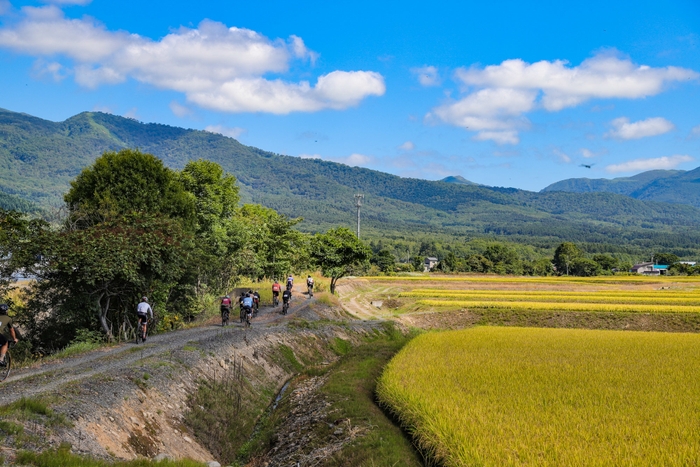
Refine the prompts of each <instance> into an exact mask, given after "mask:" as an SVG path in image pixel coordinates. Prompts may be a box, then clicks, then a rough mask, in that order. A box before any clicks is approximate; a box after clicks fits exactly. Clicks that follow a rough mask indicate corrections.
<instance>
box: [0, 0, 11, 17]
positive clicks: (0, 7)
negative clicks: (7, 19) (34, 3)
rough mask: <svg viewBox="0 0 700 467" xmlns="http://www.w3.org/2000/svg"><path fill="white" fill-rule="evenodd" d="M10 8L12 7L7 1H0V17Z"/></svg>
mask: <svg viewBox="0 0 700 467" xmlns="http://www.w3.org/2000/svg"><path fill="white" fill-rule="evenodd" d="M11 8H12V5H10V1H9V0H0V16H2V15H4V14H5V13H7V12H8V11H10V9H11Z"/></svg>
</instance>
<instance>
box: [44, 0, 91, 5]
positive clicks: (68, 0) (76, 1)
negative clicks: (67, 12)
mask: <svg viewBox="0 0 700 467" xmlns="http://www.w3.org/2000/svg"><path fill="white" fill-rule="evenodd" d="M42 1H43V2H44V3H52V4H54V5H87V4H88V3H91V2H92V0H42Z"/></svg>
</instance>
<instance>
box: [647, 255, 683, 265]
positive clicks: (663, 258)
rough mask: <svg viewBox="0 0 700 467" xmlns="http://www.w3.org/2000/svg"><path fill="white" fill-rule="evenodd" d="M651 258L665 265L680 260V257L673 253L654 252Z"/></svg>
mask: <svg viewBox="0 0 700 467" xmlns="http://www.w3.org/2000/svg"><path fill="white" fill-rule="evenodd" d="M653 259H654V262H655V263H656V264H664V265H666V266H670V265H671V264H675V263H677V262H678V261H680V258H679V257H678V256H677V255H674V254H673V253H654V256H653Z"/></svg>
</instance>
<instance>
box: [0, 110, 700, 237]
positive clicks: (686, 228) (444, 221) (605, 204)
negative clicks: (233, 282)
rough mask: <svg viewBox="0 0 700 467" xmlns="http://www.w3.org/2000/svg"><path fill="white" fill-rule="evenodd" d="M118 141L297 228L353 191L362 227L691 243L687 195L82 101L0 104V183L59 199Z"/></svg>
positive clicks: (324, 221) (345, 202)
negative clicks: (456, 177) (580, 190)
mask: <svg viewBox="0 0 700 467" xmlns="http://www.w3.org/2000/svg"><path fill="white" fill-rule="evenodd" d="M127 147H129V148H139V149H140V150H141V151H144V152H150V153H152V154H155V155H156V156H158V157H160V158H162V159H163V160H164V162H165V163H166V164H167V165H168V166H170V167H172V168H175V169H180V168H182V167H183V166H184V165H185V164H186V163H187V161H189V160H192V159H197V158H204V159H209V160H212V161H214V162H217V163H219V164H221V165H222V166H223V167H224V168H225V169H226V170H227V171H228V172H231V173H233V174H234V175H235V176H236V177H237V178H238V180H239V183H240V186H241V195H242V198H243V200H244V201H246V202H255V203H261V204H264V205H266V206H270V207H272V208H274V209H276V210H278V211H280V212H282V213H284V214H287V215H289V216H291V217H304V219H305V221H304V222H303V223H302V224H300V226H301V228H302V229H304V230H309V231H318V230H325V229H327V228H328V227H331V226H335V225H339V224H340V225H346V226H353V223H354V220H355V208H354V198H353V195H354V194H355V193H358V192H361V193H364V194H365V203H364V205H363V207H362V222H363V232H366V233H367V234H369V235H374V236H390V237H392V238H410V239H416V238H418V237H420V236H421V235H423V236H427V237H428V238H435V236H437V235H448V236H452V237H454V236H475V235H484V234H493V235H508V236H510V237H511V238H512V239H513V240H522V241H528V242H539V244H541V245H543V246H544V245H552V244H555V243H556V242H558V241H563V240H574V241H586V242H597V243H609V244H618V245H619V244H625V245H628V244H634V245H636V247H637V248H648V247H649V246H650V245H659V244H671V245H675V246H677V247H679V248H681V247H682V248H690V249H694V248H698V247H697V245H698V244H700V234H698V233H696V231H700V229H698V227H700V210H698V209H695V208H693V207H690V206H682V205H672V204H664V203H653V202H647V201H641V200H635V199H632V198H629V197H626V196H621V195H619V194H612V193H589V194H586V195H585V196H584V195H581V194H577V193H565V192H545V193H533V192H527V191H523V190H517V189H512V188H495V187H485V186H480V185H476V184H464V183H446V182H443V181H427V180H419V179H409V178H401V177H397V176H394V175H390V174H386V173H382V172H378V171H374V170H369V169H363V168H353V167H348V166H346V165H343V164H338V163H334V162H327V161H322V160H318V159H299V158H296V157H289V156H282V155H278V154H274V153H270V152H266V151H263V150H261V149H257V148H254V147H250V146H244V145H242V144H240V143H239V142H238V141H236V140H234V139H232V138H227V137H224V136H221V135H218V134H213V133H209V132H204V131H196V130H187V129H183V128H175V127H170V126H166V125H160V124H144V123H140V122H138V121H136V120H133V119H128V118H123V117H118V116H115V115H110V114H105V113H93V112H85V113H81V114H79V115H76V116H74V117H72V118H69V119H68V120H66V121H64V122H48V121H45V120H41V119H38V118H35V117H31V116H28V115H25V114H19V113H15V112H10V111H4V110H0V192H4V193H6V194H10V195H17V196H19V197H21V198H23V199H25V200H29V201H31V202H34V203H36V204H38V205H42V206H47V205H52V204H54V205H56V204H59V203H60V202H61V200H62V195H63V193H65V192H66V190H67V189H68V186H69V182H70V180H72V179H73V178H74V177H75V176H76V175H77V174H78V173H79V172H80V170H82V168H83V167H85V166H86V165H88V164H90V163H91V162H92V161H93V160H94V159H95V158H96V157H98V156H99V155H100V154H102V153H103V152H104V151H106V150H119V149H122V148H127Z"/></svg>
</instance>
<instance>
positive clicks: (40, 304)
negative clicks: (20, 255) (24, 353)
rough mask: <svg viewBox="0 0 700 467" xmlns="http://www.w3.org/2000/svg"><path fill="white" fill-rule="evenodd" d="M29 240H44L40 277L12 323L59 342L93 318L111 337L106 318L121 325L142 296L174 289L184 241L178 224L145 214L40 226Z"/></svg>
mask: <svg viewBox="0 0 700 467" xmlns="http://www.w3.org/2000/svg"><path fill="white" fill-rule="evenodd" d="M34 242H35V243H36V244H37V245H41V246H42V253H43V256H42V261H41V262H40V263H39V264H38V265H37V267H36V268H35V270H34V272H35V274H36V275H37V277H39V278H40V279H41V280H39V281H37V282H35V283H34V284H33V285H32V287H31V297H30V300H29V302H28V305H29V306H28V309H27V312H26V313H25V314H24V315H23V316H20V317H18V321H19V322H21V323H22V324H23V325H25V326H27V327H28V329H30V330H31V331H32V332H31V334H32V335H33V336H34V338H35V339H37V340H38V341H41V342H44V343H49V342H50V343H51V345H54V346H58V347H59V348H60V347H63V346H65V344H66V343H67V341H70V340H72V339H73V337H74V335H75V332H76V331H77V329H80V328H86V329H92V328H93V327H94V324H95V323H99V325H100V326H101V327H102V330H103V331H104V332H105V334H106V335H107V336H109V337H110V338H111V337H113V336H114V333H113V332H112V328H113V326H112V325H110V323H117V326H119V325H120V324H121V323H122V322H123V321H124V320H125V319H127V317H129V316H130V317H133V314H134V313H133V310H134V308H135V306H136V304H137V301H138V300H139V297H140V296H141V295H144V294H149V295H151V296H153V294H155V295H156V296H157V295H158V293H157V292H158V291H159V290H162V289H164V288H168V289H171V290H172V289H174V288H175V287H174V284H176V283H177V281H178V280H179V279H180V277H182V274H183V272H184V270H185V260H186V259H187V247H188V238H187V236H186V234H185V232H183V229H182V227H181V224H180V223H179V222H177V221H175V220H171V219H167V218H163V217H159V216H158V215H154V214H149V213H134V214H129V215H124V216H120V217H116V218H112V219H110V220H106V221H104V222H100V223H97V224H94V225H91V226H88V227H85V228H83V229H76V230H63V231H59V232H54V231H51V230H44V231H42V232H40V233H39V234H38V235H37V237H36V238H35V239H34ZM172 292H177V290H172ZM168 295H171V296H172V297H173V298H176V295H177V294H176V293H175V294H173V293H169V294H168ZM68 310H72V311H71V312H68ZM59 330H60V331H62V332H60V333H57V331H59ZM51 334H58V335H59V336H60V337H59V338H55V337H54V338H50V337H49V336H50V335H51ZM37 344H38V342H37Z"/></svg>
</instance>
